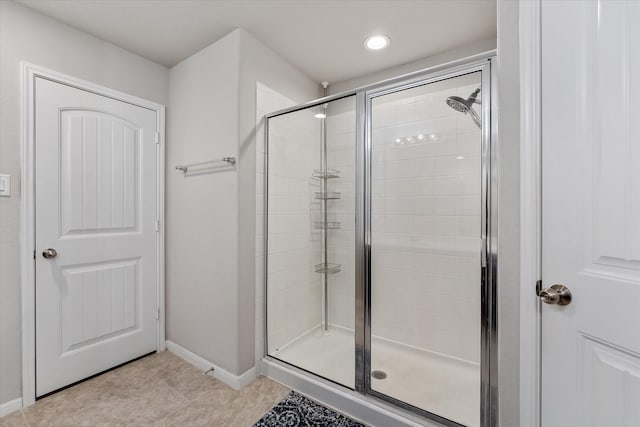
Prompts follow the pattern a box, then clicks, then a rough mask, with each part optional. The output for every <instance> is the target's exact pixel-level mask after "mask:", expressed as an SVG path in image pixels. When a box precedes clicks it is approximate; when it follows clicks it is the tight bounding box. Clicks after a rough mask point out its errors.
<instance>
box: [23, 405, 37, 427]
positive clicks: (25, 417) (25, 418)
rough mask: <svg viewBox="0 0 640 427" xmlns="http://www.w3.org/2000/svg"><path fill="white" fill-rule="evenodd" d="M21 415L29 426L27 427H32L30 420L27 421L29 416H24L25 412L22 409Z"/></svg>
mask: <svg viewBox="0 0 640 427" xmlns="http://www.w3.org/2000/svg"><path fill="white" fill-rule="evenodd" d="M34 405H35V404H34ZM20 414H21V415H22V419H23V420H24V423H25V424H26V425H27V427H31V424H30V423H29V420H28V419H27V416H26V415H25V414H24V410H23V409H20Z"/></svg>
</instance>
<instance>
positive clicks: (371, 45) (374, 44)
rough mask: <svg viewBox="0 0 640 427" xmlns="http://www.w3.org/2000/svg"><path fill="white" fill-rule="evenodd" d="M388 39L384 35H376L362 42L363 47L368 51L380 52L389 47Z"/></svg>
mask: <svg viewBox="0 0 640 427" xmlns="http://www.w3.org/2000/svg"><path fill="white" fill-rule="evenodd" d="M389 43H390V40H389V37H387V36H385V35H384V34H376V35H373V36H369V37H367V38H366V39H365V41H364V46H365V47H366V48H367V49H369V50H380V49H384V48H385V47H387V46H389Z"/></svg>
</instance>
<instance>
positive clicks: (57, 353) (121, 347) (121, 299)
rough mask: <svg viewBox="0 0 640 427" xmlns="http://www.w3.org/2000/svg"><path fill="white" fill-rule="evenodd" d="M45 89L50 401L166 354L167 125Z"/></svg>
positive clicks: (41, 103)
mask: <svg viewBox="0 0 640 427" xmlns="http://www.w3.org/2000/svg"><path fill="white" fill-rule="evenodd" d="M35 89H36V106H35V108H36V114H35V117H36V123H35V131H36V132H35V134H36V141H35V146H36V150H35V151H36V254H35V255H36V368H37V378H36V394H37V396H41V395H43V394H46V393H49V392H51V391H54V390H56V389H58V388H61V387H64V386H65V385H68V384H71V383H73V382H76V381H78V380H82V379H84V378H86V377H88V376H90V375H93V374H96V373H99V372H101V371H104V370H106V369H109V368H111V367H113V366H116V365H119V364H121V363H124V362H126V361H128V360H131V359H133V358H135V357H138V356H141V355H144V354H147V353H149V352H152V351H154V350H155V349H156V343H157V319H156V317H157V316H156V314H157V283H158V263H157V232H156V219H157V214H158V213H157V201H158V200H157V146H156V143H155V132H156V127H157V124H156V123H157V120H156V113H155V111H152V110H148V109H145V108H142V107H138V106H134V105H131V104H128V103H125V102H121V101H117V100H114V99H111V98H107V97H103V96H100V95H97V94H94V93H90V92H86V91H83V90H80V89H76V88H72V87H69V86H66V85H63V84H59V83H55V82H52V81H49V80H45V79H42V78H37V79H36V85H35ZM46 248H54V249H55V250H56V251H57V256H56V257H54V258H45V257H44V256H43V254H42V252H43V251H44V250H45V249H46Z"/></svg>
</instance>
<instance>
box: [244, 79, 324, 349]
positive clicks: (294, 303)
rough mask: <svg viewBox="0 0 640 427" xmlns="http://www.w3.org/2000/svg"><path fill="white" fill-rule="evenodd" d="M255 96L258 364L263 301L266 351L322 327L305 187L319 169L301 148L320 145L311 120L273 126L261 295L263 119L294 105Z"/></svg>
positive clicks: (261, 89)
mask: <svg viewBox="0 0 640 427" xmlns="http://www.w3.org/2000/svg"><path fill="white" fill-rule="evenodd" d="M256 90H257V100H258V105H257V114H256V115H257V117H256V120H257V122H258V123H259V124H260V125H259V127H258V133H257V136H256V140H257V141H256V142H257V144H256V360H259V359H261V358H262V354H263V348H264V338H263V333H262V331H264V319H265V312H264V308H265V299H266V303H267V306H268V312H267V315H266V320H267V323H268V325H269V336H268V343H269V351H273V350H274V349H276V348H279V347H281V346H283V345H284V344H286V343H288V342H290V341H292V340H293V339H295V338H296V337H297V336H299V335H301V334H303V333H305V332H307V331H308V330H309V329H311V328H313V327H314V326H315V325H317V324H318V323H319V322H320V320H319V316H320V311H319V310H320V305H319V303H318V301H319V300H320V299H321V297H318V292H319V289H320V288H319V286H320V283H319V280H318V277H317V275H315V274H314V273H313V269H312V266H313V263H314V259H315V258H316V257H317V253H316V251H315V249H314V248H313V247H312V246H313V244H314V241H315V240H316V237H314V231H313V230H312V229H311V216H312V213H313V209H314V203H315V200H313V199H312V198H311V197H310V194H312V191H317V190H316V189H315V188H314V187H313V184H312V183H310V182H309V177H310V176H311V172H312V170H313V169H314V168H317V167H318V165H317V164H316V163H317V162H316V160H317V147H316V146H314V145H310V144H307V143H305V142H306V141H317V140H318V138H317V136H316V135H315V133H314V132H316V131H317V129H316V128H315V124H316V122H314V121H313V118H312V117H311V115H309V118H307V119H304V118H303V119H302V120H296V121H287V120H274V121H272V123H271V127H270V133H271V138H270V147H269V149H270V158H269V160H270V168H269V195H270V200H269V210H270V213H271V221H270V223H269V227H268V233H269V234H268V239H269V257H268V274H269V290H268V293H267V295H265V289H264V279H265V270H264V263H265V257H264V255H265V254H264V251H265V248H264V237H265V236H264V233H265V228H266V227H265V218H264V201H265V199H264V197H265V195H264V178H265V176H264V160H265V151H264V132H263V129H264V123H263V116H264V115H265V114H267V113H269V112H271V111H276V110H280V109H282V108H286V107H288V106H291V105H294V102H293V101H291V100H289V99H287V98H285V97H284V96H282V95H280V94H279V93H277V92H275V91H273V90H271V89H269V88H268V87H266V86H264V85H262V84H260V83H258V85H257V88H256ZM314 305H316V306H317V307H316V308H315V310H313V309H312V307H313V306H314Z"/></svg>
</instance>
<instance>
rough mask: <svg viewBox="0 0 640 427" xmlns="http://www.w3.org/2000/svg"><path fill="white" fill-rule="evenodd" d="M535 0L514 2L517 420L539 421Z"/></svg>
mask: <svg viewBox="0 0 640 427" xmlns="http://www.w3.org/2000/svg"><path fill="white" fill-rule="evenodd" d="M541 8H542V1H541V0H530V1H526V2H520V3H519V9H518V15H519V16H518V21H519V22H518V30H519V51H520V55H519V56H520V57H519V76H518V77H519V81H520V369H519V373H520V375H519V377H520V405H519V409H520V414H519V415H520V424H519V425H520V426H522V427H540V425H541V424H540V423H541V411H542V405H541V385H542V364H541V349H542V335H541V322H542V312H541V304H540V300H539V298H538V296H537V295H536V285H537V282H538V281H539V280H541V279H542V263H541V258H542V121H541V117H542V62H541V61H542V54H541V48H542V44H541V32H542V21H541Z"/></svg>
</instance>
